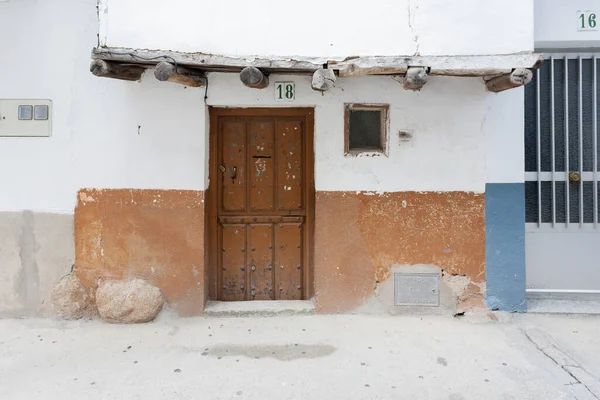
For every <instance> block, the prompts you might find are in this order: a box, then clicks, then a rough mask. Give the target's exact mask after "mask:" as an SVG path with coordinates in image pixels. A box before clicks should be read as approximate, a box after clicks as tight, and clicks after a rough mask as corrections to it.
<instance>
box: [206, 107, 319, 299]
mask: <svg viewBox="0 0 600 400" xmlns="http://www.w3.org/2000/svg"><path fill="white" fill-rule="evenodd" d="M208 112H209V116H210V127H209V130H210V133H209V160H208V174H209V175H208V178H209V186H208V190H207V195H206V199H207V204H206V207H207V215H206V220H207V221H206V222H207V223H206V224H205V227H206V228H205V235H206V236H205V237H207V238H208V241H207V242H208V257H207V261H208V268H207V269H208V295H209V297H208V299H209V300H213V301H215V300H217V297H218V288H217V285H218V271H217V268H218V264H219V263H218V256H217V255H218V251H219V249H218V237H217V232H218V221H217V216H218V190H217V186H218V185H217V179H218V165H217V160H218V150H219V149H218V134H219V123H218V122H219V117H228V116H229V117H302V118H304V120H305V125H306V128H305V134H306V138H305V140H304V158H303V160H302V161H303V162H304V164H305V168H304V170H305V174H304V177H303V184H304V188H305V190H304V199H303V200H304V204H306V219H305V230H304V244H305V246H304V253H303V257H304V260H306V268H304V271H303V277H302V281H303V283H302V297H303V299H305V300H308V299H310V298H312V297H313V296H314V251H313V250H314V227H315V150H314V129H315V118H314V115H315V109H314V108H308V107H302V108H221V107H209V111H208Z"/></svg>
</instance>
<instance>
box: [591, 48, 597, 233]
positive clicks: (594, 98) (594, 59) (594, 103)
mask: <svg viewBox="0 0 600 400" xmlns="http://www.w3.org/2000/svg"><path fill="white" fill-rule="evenodd" d="M592 62H593V63H594V72H593V77H592V79H593V80H594V88H593V90H594V93H593V94H592V99H593V100H592V104H593V105H592V111H593V114H592V118H593V126H594V140H593V142H594V167H593V168H594V169H593V171H594V201H593V204H594V228H598V178H597V176H596V173H597V171H598V94H597V92H598V78H597V76H596V73H597V71H596V56H593V57H592Z"/></svg>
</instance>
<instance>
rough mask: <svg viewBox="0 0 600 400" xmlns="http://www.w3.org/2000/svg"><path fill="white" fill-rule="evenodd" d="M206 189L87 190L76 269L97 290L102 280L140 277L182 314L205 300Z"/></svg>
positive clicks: (78, 224) (81, 200) (82, 196)
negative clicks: (156, 288) (155, 288)
mask: <svg viewBox="0 0 600 400" xmlns="http://www.w3.org/2000/svg"><path fill="white" fill-rule="evenodd" d="M204 218H205V215H204V192H203V191H183V190H129V189H117V190H112V189H111V190H102V189H83V190H81V191H80V192H79V194H78V204H77V207H76V209H75V232H74V233H75V253H76V254H75V261H76V262H75V265H76V267H75V272H76V274H77V276H78V277H79V278H80V279H81V281H82V282H83V284H84V285H85V286H86V287H88V288H89V289H90V291H91V292H92V293H94V291H95V289H96V288H97V285H98V282H99V280H100V279H126V278H131V277H139V278H143V279H146V280H148V281H149V282H150V283H152V284H153V285H155V286H157V287H158V288H159V289H160V290H161V291H162V293H163V295H164V297H165V299H166V301H167V302H168V303H169V306H170V307H172V308H174V309H175V310H176V311H177V312H178V313H179V314H180V315H195V314H200V313H202V310H203V308H204V303H205V297H206V296H205V293H206V292H205V276H206V274H207V271H206V270H205V264H206V263H205V254H204V247H205V246H204V225H205V224H204V222H205V221H204Z"/></svg>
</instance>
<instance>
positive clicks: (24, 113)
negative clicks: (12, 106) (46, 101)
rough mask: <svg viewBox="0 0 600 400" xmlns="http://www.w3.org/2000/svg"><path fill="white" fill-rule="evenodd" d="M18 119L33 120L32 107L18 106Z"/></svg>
mask: <svg viewBox="0 0 600 400" xmlns="http://www.w3.org/2000/svg"><path fill="white" fill-rule="evenodd" d="M19 119H20V120H21V121H25V120H30V119H33V106H19Z"/></svg>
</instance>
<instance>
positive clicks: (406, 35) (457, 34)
mask: <svg viewBox="0 0 600 400" xmlns="http://www.w3.org/2000/svg"><path fill="white" fill-rule="evenodd" d="M100 18H101V29H100V39H101V43H102V44H103V45H107V46H111V47H128V48H141V49H162V50H166V49H168V50H178V51H183V52H205V53H214V54H225V55H234V56H240V55H241V56H246V55H259V56H273V55H277V56H317V57H332V58H333V57H347V56H354V55H415V54H420V55H472V54H507V53H517V52H522V51H531V50H532V48H533V0H486V1H485V2H482V1H480V0H455V1H452V2H448V1H447V0H396V1H392V0H372V1H369V2H367V3H365V2H361V1H356V0H355V1H347V0H346V1H341V0H330V1H322V0H305V1H302V2H285V1H279V0H265V1H262V2H260V3H253V2H248V1H245V0H228V1H213V2H207V1H190V0H171V1H168V2H167V1H159V0H100Z"/></svg>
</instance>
